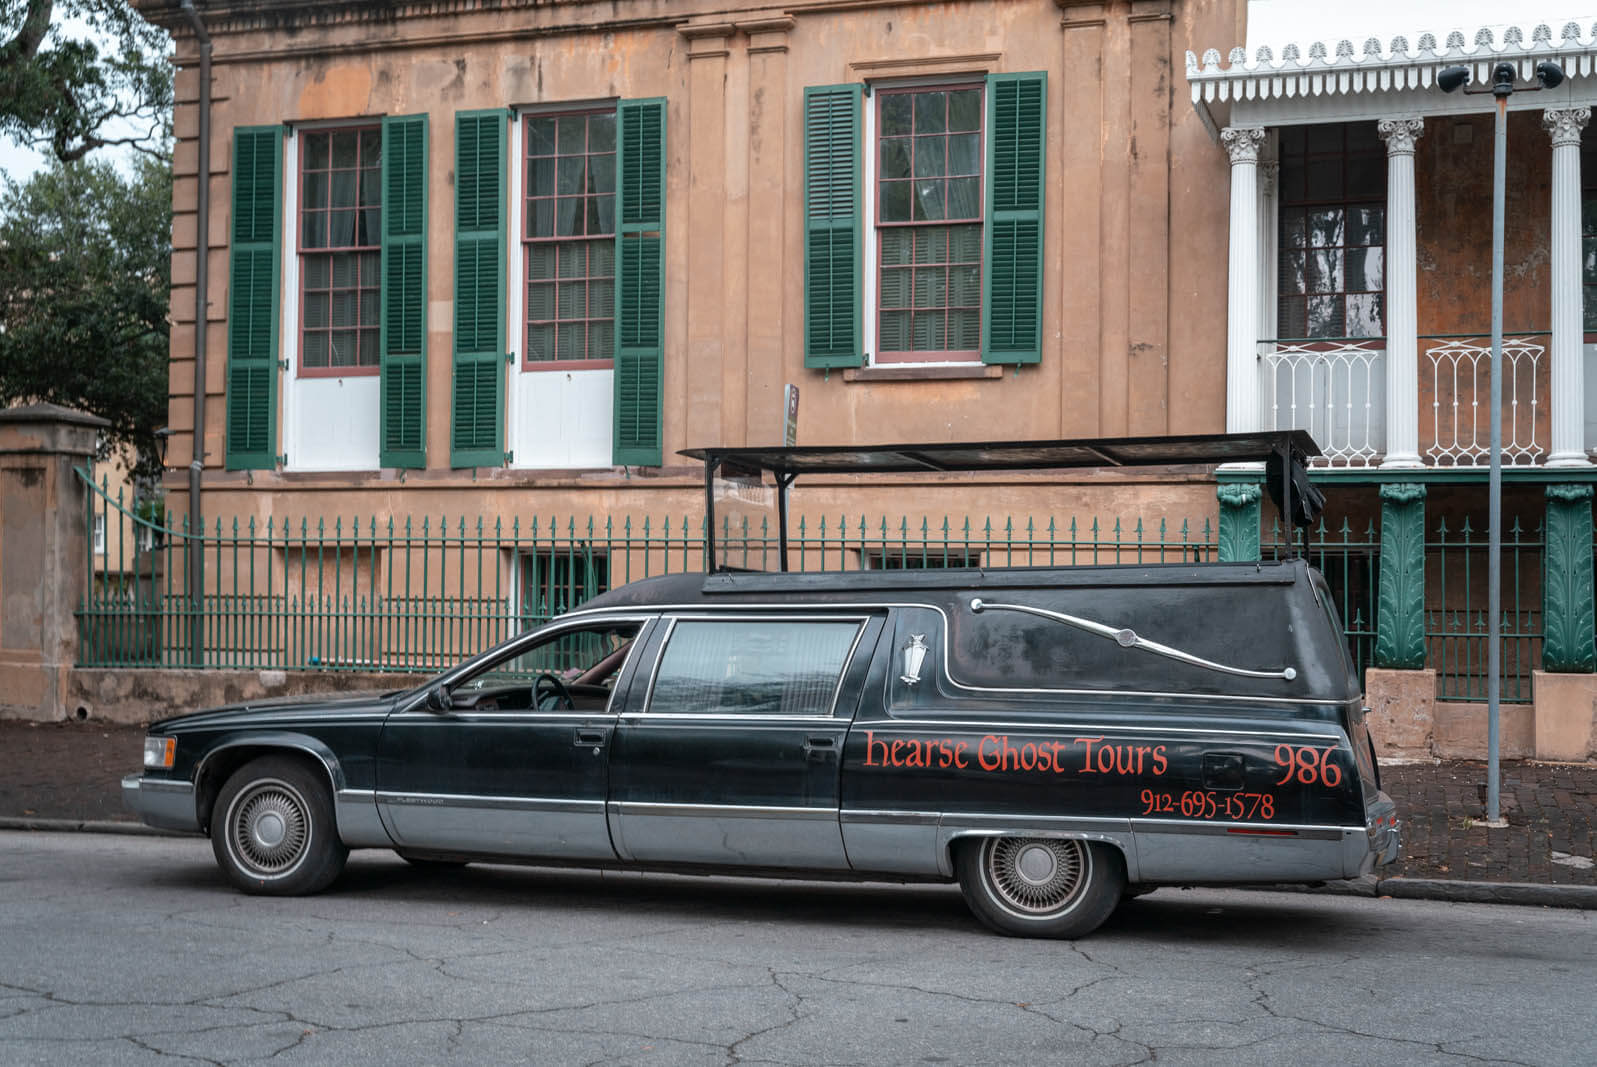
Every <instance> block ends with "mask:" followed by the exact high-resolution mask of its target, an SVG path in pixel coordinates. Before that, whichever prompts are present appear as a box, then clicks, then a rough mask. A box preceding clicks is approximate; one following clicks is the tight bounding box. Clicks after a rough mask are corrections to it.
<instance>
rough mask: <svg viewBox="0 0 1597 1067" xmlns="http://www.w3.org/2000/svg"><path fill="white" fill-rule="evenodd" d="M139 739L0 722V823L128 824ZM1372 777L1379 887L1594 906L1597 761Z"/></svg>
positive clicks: (1401, 771) (1459, 765)
mask: <svg viewBox="0 0 1597 1067" xmlns="http://www.w3.org/2000/svg"><path fill="white" fill-rule="evenodd" d="M143 737H144V730H143V728H141V727H134V726H111V725H106V724H99V723H44V724H35V723H23V722H10V721H0V825H5V824H6V823H10V824H12V825H17V824H18V823H17V820H19V819H21V820H35V819H39V820H52V821H53V820H65V821H68V822H74V823H80V822H103V821H111V822H118V823H126V824H129V825H137V820H135V819H134V818H133V816H132V815H131V814H129V813H128V812H126V811H124V810H123V808H122V796H121V779H122V776H123V775H125V774H132V773H134V772H136V771H138V770H139V769H140V764H141V760H142V758H143ZM1381 777H1382V785H1383V786H1384V787H1385V789H1386V791H1387V792H1388V793H1390V794H1391V795H1392V798H1393V799H1394V800H1396V801H1397V808H1398V815H1399V817H1400V818H1401V819H1402V820H1403V857H1402V859H1401V860H1399V862H1398V863H1397V864H1396V865H1395V866H1393V867H1390V868H1387V869H1386V870H1384V871H1383V872H1381V874H1382V881H1381V883H1380V886H1379V891H1380V892H1392V893H1394V894H1395V893H1399V892H1402V891H1403V887H1402V886H1400V885H1394V884H1393V882H1392V880H1393V879H1399V880H1404V881H1408V880H1413V881H1414V882H1415V883H1416V884H1417V883H1419V882H1422V881H1432V880H1435V881H1443V882H1449V883H1458V882H1468V883H1534V884H1536V885H1540V886H1585V887H1592V889H1593V892H1592V894H1590V895H1591V896H1592V901H1593V906H1597V862H1594V861H1597V764H1558V763H1526V762H1505V763H1504V764H1503V765H1502V779H1501V807H1502V814H1503V815H1504V817H1506V818H1507V819H1508V826H1507V827H1506V828H1505V829H1501V830H1490V829H1487V828H1486V827H1485V826H1483V825H1481V822H1482V820H1484V819H1485V817H1486V765H1485V764H1483V763H1474V762H1448V763H1412V764H1392V765H1387V766H1385V767H1383V768H1382V769H1381ZM1482 888H1483V889H1484V888H1485V887H1484V886H1483V887H1482ZM1404 895H1407V894H1406V893H1405V894H1404ZM1433 895H1446V894H1441V893H1440V892H1438V894H1433ZM1460 895H1461V893H1460V891H1459V890H1457V889H1455V890H1453V891H1452V895H1451V896H1449V897H1448V898H1449V899H1457V898H1458V897H1459V896H1460ZM1462 895H1468V893H1463V894H1462ZM1479 895H1480V897H1481V899H1491V898H1494V897H1501V896H1503V894H1494V893H1491V892H1483V893H1481V894H1479ZM1523 895H1524V894H1521V896H1523ZM1579 895H1581V896H1584V895H1586V894H1579ZM1508 896H1512V894H1508Z"/></svg>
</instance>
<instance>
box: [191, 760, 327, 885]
mask: <svg viewBox="0 0 1597 1067" xmlns="http://www.w3.org/2000/svg"><path fill="white" fill-rule="evenodd" d="M211 850H212V851H213V852H215V853H216V862H217V864H218V865H219V866H220V867H221V868H222V873H223V874H225V875H227V880H228V881H230V882H232V883H233V885H235V886H237V887H238V888H239V889H242V890H243V891H244V892H246V893H257V894H263V895H267V896H283V897H288V896H300V895H302V894H306V893H317V892H320V891H321V890H323V889H326V888H327V887H328V886H329V885H331V884H332V882H333V879H335V878H337V877H338V875H339V873H340V872H341V871H342V870H343V869H344V861H345V860H346V859H348V858H349V849H348V848H347V847H345V845H344V843H343V842H342V841H340V840H339V839H338V828H337V826H336V825H335V823H334V819H333V801H332V794H331V793H330V791H329V790H328V788H327V783H326V781H325V779H323V778H322V776H321V775H320V774H319V773H318V772H316V771H313V770H311V769H310V768H309V767H307V766H306V765H305V764H303V763H301V762H299V761H298V760H295V759H291V758H288V757H285V756H265V757H262V758H261V759H257V760H252V761H250V762H249V763H246V764H245V765H244V766H242V767H240V768H239V769H238V770H237V771H234V772H233V775H232V777H230V778H228V780H227V782H226V784H225V785H223V786H222V791H221V792H220V793H219V794H218V795H217V798H216V807H215V808H214V809H213V812H212V818H211Z"/></svg>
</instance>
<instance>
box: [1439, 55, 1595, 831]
mask: <svg viewBox="0 0 1597 1067" xmlns="http://www.w3.org/2000/svg"><path fill="white" fill-rule="evenodd" d="M1468 79H1469V68H1468V67H1448V68H1447V69H1446V70H1443V71H1441V72H1440V73H1439V74H1438V75H1437V77H1436V84H1437V85H1438V86H1440V87H1441V89H1442V91H1443V92H1446V93H1450V92H1453V91H1454V90H1456V89H1458V88H1459V87H1460V86H1462V85H1463V84H1464V82H1465V81H1467V80H1468ZM1563 80H1564V70H1563V68H1562V67H1560V66H1559V65H1558V64H1556V63H1550V62H1542V63H1538V64H1536V82H1537V84H1536V85H1535V86H1526V87H1525V91H1535V90H1537V89H1551V88H1552V87H1553V86H1555V85H1558V84H1559V83H1560V82H1562V81H1563ZM1514 81H1515V71H1514V64H1512V63H1498V64H1497V65H1496V66H1494V67H1493V68H1492V87H1491V89H1490V90H1485V89H1481V90H1476V91H1477V92H1488V91H1489V92H1490V93H1491V94H1492V96H1493V97H1495V98H1496V103H1497V127H1496V135H1495V136H1494V137H1493V140H1492V397H1491V420H1492V441H1491V453H1490V466H1489V467H1488V474H1487V480H1486V515H1487V520H1486V521H1487V536H1486V554H1487V561H1486V612H1487V616H1488V617H1487V620H1486V821H1487V823H1488V824H1495V825H1501V824H1502V816H1501V813H1500V811H1499V792H1500V791H1499V781H1500V778H1501V775H1500V773H1499V753H1498V720H1499V711H1500V706H1499V704H1500V701H1499V698H1500V697H1501V695H1502V674H1503V672H1502V663H1503V623H1502V617H1501V616H1502V600H1503V559H1502V557H1503V214H1504V203H1503V202H1504V199H1505V194H1506V187H1507V184H1508V176H1507V166H1508V98H1509V97H1510V96H1513V95H1514ZM1464 91H1465V92H1466V93H1467V92H1469V91H1470V90H1468V89H1466V90H1464Z"/></svg>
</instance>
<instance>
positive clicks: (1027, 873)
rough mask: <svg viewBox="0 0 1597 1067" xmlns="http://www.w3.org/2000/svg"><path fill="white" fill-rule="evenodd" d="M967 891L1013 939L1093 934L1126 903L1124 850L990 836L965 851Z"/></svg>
mask: <svg viewBox="0 0 1597 1067" xmlns="http://www.w3.org/2000/svg"><path fill="white" fill-rule="evenodd" d="M957 868H958V873H959V888H960V889H961V891H963V893H964V894H965V902H966V903H967V904H968V905H970V910H971V911H973V912H975V913H976V917H977V918H978V919H980V920H981V921H982V922H984V923H986V924H987V925H988V926H990V927H992V928H993V929H994V930H997V931H998V932H999V933H1001V934H1008V935H1010V936H1011V937H1057V938H1076V937H1085V936H1087V935H1088V934H1090V933H1092V932H1093V931H1094V930H1096V929H1098V927H1099V926H1101V925H1102V924H1103V921H1104V920H1105V919H1107V918H1109V915H1110V913H1111V912H1113V911H1114V910H1115V906H1116V905H1118V904H1119V903H1120V891H1121V889H1122V888H1124V886H1125V884H1126V864H1125V860H1124V859H1123V858H1122V857H1121V855H1120V850H1119V849H1117V848H1115V847H1113V846H1112V845H1105V844H1100V843H1099V842H1096V841H1077V840H1074V839H1071V838H1056V837H985V838H982V839H981V840H980V841H968V842H966V843H964V844H963V845H962V846H961V847H960V849H959V854H958V863H957Z"/></svg>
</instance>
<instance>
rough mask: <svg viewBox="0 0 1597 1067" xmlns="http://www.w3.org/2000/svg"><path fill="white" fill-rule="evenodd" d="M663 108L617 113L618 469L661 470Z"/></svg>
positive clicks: (648, 105)
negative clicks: (618, 211) (627, 465)
mask: <svg viewBox="0 0 1597 1067" xmlns="http://www.w3.org/2000/svg"><path fill="white" fill-rule="evenodd" d="M665 109H666V102H665V101H664V100H662V99H653V100H623V101H622V102H621V104H620V106H619V107H617V108H616V133H617V136H616V143H617V153H616V154H617V159H616V175H617V184H618V186H619V192H620V201H621V204H620V208H621V211H620V219H619V220H618V221H619V225H618V226H617V227H616V293H617V299H616V359H615V438H614V442H613V447H612V449H611V461H612V462H613V463H615V464H616V465H617V466H621V465H624V464H630V465H633V466H643V467H658V466H659V465H660V461H661V427H660V422H661V410H660V385H661V378H662V375H663V368H664V364H665Z"/></svg>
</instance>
